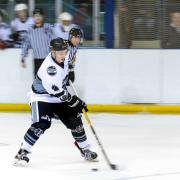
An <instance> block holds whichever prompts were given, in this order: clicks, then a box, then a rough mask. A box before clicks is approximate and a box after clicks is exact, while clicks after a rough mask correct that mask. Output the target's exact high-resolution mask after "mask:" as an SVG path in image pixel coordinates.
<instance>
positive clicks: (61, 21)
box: [54, 12, 78, 40]
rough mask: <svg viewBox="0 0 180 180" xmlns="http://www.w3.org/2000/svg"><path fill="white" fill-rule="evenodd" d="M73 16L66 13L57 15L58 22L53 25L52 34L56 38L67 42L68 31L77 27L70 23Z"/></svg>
mask: <svg viewBox="0 0 180 180" xmlns="http://www.w3.org/2000/svg"><path fill="white" fill-rule="evenodd" d="M72 20H73V16H72V15H71V14H70V13H68V12H63V13H61V14H59V17H58V22H57V23H56V24H55V25H54V33H55V35H56V37H60V38H63V39H65V40H68V37H69V31H70V30H71V29H72V28H74V27H78V25H76V24H73V23H72Z"/></svg>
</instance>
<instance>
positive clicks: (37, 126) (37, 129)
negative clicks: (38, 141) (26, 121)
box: [30, 121, 51, 137]
mask: <svg viewBox="0 0 180 180" xmlns="http://www.w3.org/2000/svg"><path fill="white" fill-rule="evenodd" d="M50 126H51V122H49V121H46V122H37V123H34V124H32V125H31V127H30V129H31V131H33V132H34V135H36V136H38V137H39V136H40V135H41V134H43V133H44V131H45V130H46V129H48V128H50Z"/></svg>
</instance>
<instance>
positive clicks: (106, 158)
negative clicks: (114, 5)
mask: <svg viewBox="0 0 180 180" xmlns="http://www.w3.org/2000/svg"><path fill="white" fill-rule="evenodd" d="M69 83H70V86H71V88H72V90H73V91H74V93H75V94H76V96H78V94H77V92H76V89H75V88H74V85H73V83H72V82H71V81H69ZM83 115H84V117H85V119H86V121H87V122H88V124H89V126H90V128H91V130H92V133H93V135H94V137H95V139H96V141H97V144H98V145H99V147H100V149H101V152H102V154H103V156H104V158H105V160H106V162H107V164H108V165H109V167H110V168H111V169H112V170H117V169H118V166H117V165H115V164H112V163H111V162H110V160H109V158H108V156H107V154H106V152H105V150H104V148H103V145H102V143H101V141H100V139H99V137H98V136H97V133H96V131H95V129H94V127H93V125H92V123H91V120H90V119H89V117H88V114H87V112H86V111H85V110H84V109H83Z"/></svg>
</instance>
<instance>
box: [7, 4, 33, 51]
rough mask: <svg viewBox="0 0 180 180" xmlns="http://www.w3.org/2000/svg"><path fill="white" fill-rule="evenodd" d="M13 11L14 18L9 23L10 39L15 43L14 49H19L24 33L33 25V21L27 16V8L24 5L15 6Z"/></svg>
mask: <svg viewBox="0 0 180 180" xmlns="http://www.w3.org/2000/svg"><path fill="white" fill-rule="evenodd" d="M14 10H15V13H16V18H15V19H13V20H12V21H11V23H10V26H11V29H12V32H13V34H12V38H13V39H14V41H15V45H14V47H17V48H20V47H21V45H22V43H23V41H24V38H25V37H24V36H25V33H26V32H27V30H28V28H29V27H31V26H32V25H33V24H34V20H33V18H32V17H30V16H28V7H27V5H26V4H22V3H21V4H16V6H15V8H14Z"/></svg>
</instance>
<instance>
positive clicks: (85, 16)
mask: <svg viewBox="0 0 180 180" xmlns="http://www.w3.org/2000/svg"><path fill="white" fill-rule="evenodd" d="M90 17H92V16H91V15H90V13H89V8H88V4H86V3H82V4H81V6H80V7H79V8H78V9H77V10H76V12H75V14H74V21H73V22H74V23H75V24H77V25H79V26H80V27H81V29H82V30H83V32H86V33H84V39H86V40H92V21H91V18H90Z"/></svg>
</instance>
